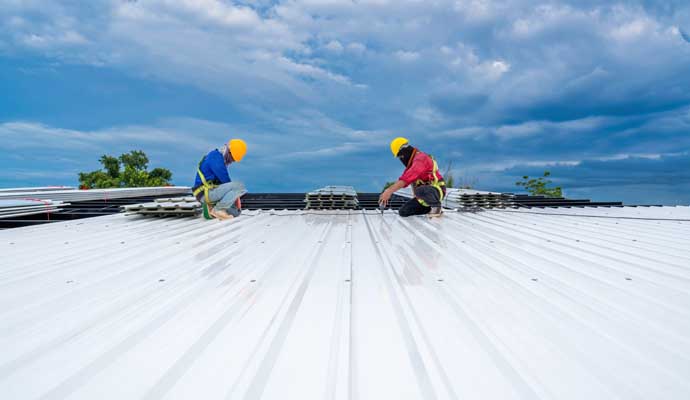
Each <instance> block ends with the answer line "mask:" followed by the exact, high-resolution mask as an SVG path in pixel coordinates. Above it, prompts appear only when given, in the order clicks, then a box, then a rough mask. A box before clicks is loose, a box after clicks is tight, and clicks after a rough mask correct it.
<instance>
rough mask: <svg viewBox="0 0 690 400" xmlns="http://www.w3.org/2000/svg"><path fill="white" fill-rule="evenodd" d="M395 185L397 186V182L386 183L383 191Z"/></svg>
mask: <svg viewBox="0 0 690 400" xmlns="http://www.w3.org/2000/svg"><path fill="white" fill-rule="evenodd" d="M393 185H395V182H386V184H385V185H383V190H386V189H388V188H389V187H391V186H393Z"/></svg>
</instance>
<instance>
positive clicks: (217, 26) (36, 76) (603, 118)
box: [0, 0, 690, 204]
mask: <svg viewBox="0 0 690 400" xmlns="http://www.w3.org/2000/svg"><path fill="white" fill-rule="evenodd" d="M689 27H690V6H689V5H688V4H687V3H686V2H681V1H673V2H656V1H631V2H626V3H623V4H617V5H608V4H602V3H601V2H576V1H560V2H550V3H548V4H544V3H543V2H538V1H529V0H514V1H502V2H493V1H486V2H457V1H450V0H447V1H446V0H441V1H435V2H418V1H392V0H391V1H377V2H351V1H345V0H343V1H329V2H314V1H306V0H305V1H302V0H292V1H281V2H275V1H255V2H249V1H234V2H233V1H220V0H204V1H194V2H191V1H187V2H185V1H180V2H170V1H163V0H141V1H136V2H131V1H119V0H95V1H93V2H89V5H88V6H82V5H80V4H77V3H74V2H70V1H54V2H33V1H25V2H14V1H11V2H4V3H3V4H2V5H0V28H1V29H0V91H1V92H2V94H3V95H2V96H0V186H28V185H47V184H68V185H74V184H76V179H77V173H78V172H79V171H85V170H91V169H94V168H97V167H98V162H97V160H98V158H99V157H100V156H101V155H102V154H120V153H122V152H126V151H129V150H132V149H141V150H144V151H146V152H147V153H148V154H149V156H150V158H151V163H152V166H153V167H156V166H164V167H168V168H170V169H171V170H172V171H173V173H174V176H173V180H174V182H175V183H177V184H181V185H189V184H191V183H192V180H193V177H194V170H195V165H196V163H197V162H198V160H199V158H200V157H201V156H202V155H203V154H205V153H206V152H207V151H208V150H210V149H211V148H214V147H217V146H220V145H222V144H223V143H224V142H225V141H227V140H228V139H230V138H232V137H241V138H244V139H245V140H246V141H247V142H248V144H249V153H248V155H247V157H246V159H245V160H244V161H243V162H242V163H241V164H237V165H233V167H232V169H231V176H233V178H234V179H239V180H242V181H244V182H245V183H246V185H247V187H248V188H249V190H250V191H304V190H310V189H313V188H316V187H319V186H323V185H328V184H347V185H354V186H355V187H357V188H358V189H359V190H364V191H378V190H380V188H381V187H382V186H383V184H384V183H385V182H386V181H390V180H394V179H395V178H397V176H399V174H400V172H401V171H400V170H401V168H400V167H401V166H400V165H399V162H398V161H397V160H395V159H394V158H392V157H390V153H389V151H388V142H389V140H390V139H391V138H393V137H395V136H406V137H409V138H410V140H411V141H412V142H413V144H415V145H417V146H419V147H420V148H422V149H423V150H425V151H427V152H429V153H431V154H433V155H434V156H435V157H436V158H437V159H438V160H439V163H440V165H441V168H442V170H446V169H448V168H450V170H451V171H452V173H453V175H454V176H455V177H456V179H458V180H459V181H460V182H462V183H465V184H468V185H472V186H474V187H476V188H478V189H487V190H502V191H516V190H517V187H516V186H515V185H514V183H515V181H516V180H517V179H518V178H519V177H520V176H521V175H524V174H529V175H540V174H541V173H542V172H543V171H544V170H546V169H548V170H550V171H551V172H552V176H553V179H554V181H555V182H557V183H558V184H560V185H562V186H563V187H564V189H565V193H566V194H567V195H568V196H572V197H588V198H592V199H595V200H623V201H626V202H628V203H648V204H649V203H651V204H689V203H690V177H688V176H687V174H688V171H690V156H689V154H690V74H688V73H687V71H690V45H688V43H689V42H690V40H689V39H688V34H687V32H688V29H689Z"/></svg>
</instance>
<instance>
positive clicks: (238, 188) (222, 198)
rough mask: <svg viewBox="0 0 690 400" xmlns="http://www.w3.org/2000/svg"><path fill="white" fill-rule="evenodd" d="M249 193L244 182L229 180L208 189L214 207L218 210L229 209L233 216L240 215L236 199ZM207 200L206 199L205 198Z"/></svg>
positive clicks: (228, 211)
mask: <svg viewBox="0 0 690 400" xmlns="http://www.w3.org/2000/svg"><path fill="white" fill-rule="evenodd" d="M245 193H247V189H245V187H244V184H243V183H242V182H228V183H224V184H222V185H220V186H218V187H216V188H213V189H211V190H209V191H208V198H209V200H211V202H212V203H213V204H215V205H214V206H213V207H214V208H215V209H218V210H224V211H227V213H228V214H230V215H232V216H233V217H237V216H239V215H240V210H239V209H238V208H237V205H236V204H235V200H237V199H238V198H239V197H241V196H242V195H243V194H245ZM203 201H205V199H203Z"/></svg>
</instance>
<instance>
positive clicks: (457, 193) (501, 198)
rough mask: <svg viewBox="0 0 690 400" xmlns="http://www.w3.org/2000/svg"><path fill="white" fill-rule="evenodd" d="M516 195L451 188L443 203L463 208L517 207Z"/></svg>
mask: <svg viewBox="0 0 690 400" xmlns="http://www.w3.org/2000/svg"><path fill="white" fill-rule="evenodd" d="M514 197H515V196H514V195H513V194H512V193H494V192H482V191H478V190H467V189H452V188H451V189H448V190H447V192H446V197H445V199H444V201H443V205H444V206H446V207H449V208H456V209H461V210H472V209H479V208H482V209H484V208H509V207H515V202H514V200H513V198H514Z"/></svg>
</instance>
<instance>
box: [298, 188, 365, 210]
mask: <svg viewBox="0 0 690 400" xmlns="http://www.w3.org/2000/svg"><path fill="white" fill-rule="evenodd" d="M304 202H305V203H306V207H305V209H307V210H348V209H350V210H354V209H357V208H358V207H359V200H358V199H357V192H356V191H355V188H353V187H352V186H326V187H323V188H320V189H317V190H315V191H313V192H309V193H307V194H306V196H305V198H304Z"/></svg>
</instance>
